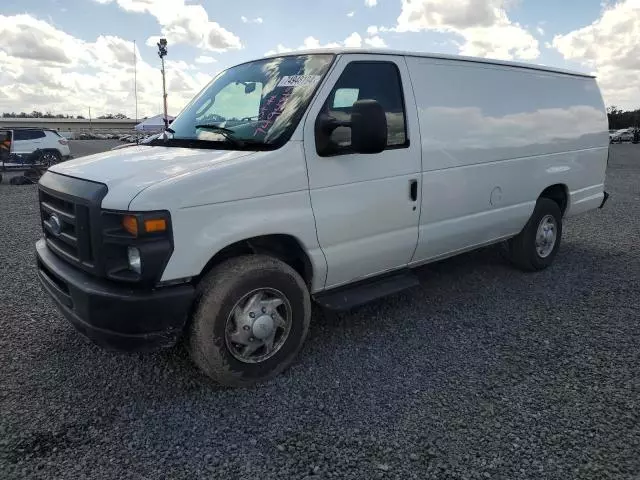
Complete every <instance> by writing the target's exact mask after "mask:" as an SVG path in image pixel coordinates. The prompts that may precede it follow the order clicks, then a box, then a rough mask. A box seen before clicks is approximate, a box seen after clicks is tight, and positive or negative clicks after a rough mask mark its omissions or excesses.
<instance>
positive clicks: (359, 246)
mask: <svg viewBox="0 0 640 480" xmlns="http://www.w3.org/2000/svg"><path fill="white" fill-rule="evenodd" d="M608 147H609V138H608V123H607V115H606V112H605V107H604V104H603V100H602V97H601V94H600V91H599V89H598V86H597V84H596V80H595V79H594V78H592V77H590V76H588V75H583V74H579V73H573V72H569V71H563V70H557V69H552V68H547V67H541V66H535V65H527V64H518V63H511V62H502V61H494V60H485V59H477V58H465V57H455V56H445V55H427V54H415V53H405V52H393V51H388V50H381V51H366V50H339V49H335V50H320V51H307V52H302V51H300V52H292V53H288V54H284V55H278V56H273V57H266V58H261V59H259V60H255V61H251V62H247V63H243V64H241V65H238V66H235V67H232V68H229V69H228V70H225V71H224V72H222V73H220V74H219V75H218V76H217V77H216V78H215V79H214V80H213V81H212V82H211V83H210V84H209V85H208V86H207V87H206V88H204V89H203V90H202V91H201V92H200V93H199V94H198V95H197V96H196V97H195V99H194V100H193V101H192V102H191V103H190V104H189V105H187V106H186V107H185V108H184V110H183V111H182V113H180V115H179V116H178V117H177V118H176V119H175V120H174V121H173V123H172V124H171V126H170V128H169V129H167V131H166V132H165V133H164V134H163V135H161V136H160V137H159V138H157V139H155V140H154V141H153V142H152V143H151V144H149V145H144V146H137V147H130V148H127V149H121V150H115V151H109V152H105V153H101V154H97V155H92V156H88V157H84V158H80V159H76V160H73V161H69V162H65V163H62V164H59V165H55V166H53V167H51V168H50V169H49V171H48V173H46V174H45V175H44V176H43V177H42V178H41V180H40V183H39V201H40V209H41V213H42V226H43V230H44V236H43V238H42V239H41V240H40V241H38V243H37V245H36V250H37V262H38V272H39V278H40V280H41V282H42V284H43V286H44V288H45V290H46V291H47V292H48V293H49V294H50V295H51V297H52V298H53V299H54V300H55V302H56V303H57V305H58V307H59V308H60V310H61V311H62V313H63V314H64V315H65V316H66V317H67V318H68V319H69V320H70V321H71V323H73V324H74V325H75V326H76V328H77V329H78V330H80V332H82V333H83V334H84V335H86V336H87V337H89V338H91V339H92V340H93V341H95V342H96V343H98V344H99V345H103V346H105V347H108V348H114V349H120V350H149V349H155V348H161V347H167V346H171V345H173V344H175V343H176V342H177V341H178V340H179V339H184V340H185V342H186V345H187V347H188V349H189V351H190V354H191V356H192V358H193V360H194V362H195V364H196V365H197V366H198V367H199V368H201V369H202V370H203V371H204V373H205V374H206V375H208V376H209V377H211V378H212V379H214V380H215V381H217V382H219V383H222V384H225V385H235V386H241V385H249V384H252V383H254V382H258V381H263V380H266V379H268V378H271V377H272V376H274V375H276V374H278V373H280V372H282V371H283V370H284V369H285V368H286V367H287V366H289V365H290V364H291V363H292V362H293V361H294V358H295V357H296V354H297V353H298V351H299V350H300V348H301V347H302V345H303V342H304V340H305V336H306V335H307V331H308V328H309V322H310V318H311V306H312V302H316V303H317V304H319V305H320V306H322V307H324V308H331V309H348V308H351V307H353V306H355V305H358V304H361V303H363V302H366V301H369V300H371V299H374V298H378V297H380V296H383V295H387V294H390V293H394V292H397V291H399V290H401V289H404V288H408V287H411V286H414V285H416V284H417V280H416V277H415V275H414V274H413V273H412V269H413V268H415V267H418V266H420V265H424V264H427V263H429V262H433V261H436V260H439V259H443V258H446V257H450V256H453V255H457V254H459V253H462V252H466V251H469V250H472V249H476V248H479V247H483V246H486V245H490V244H498V243H502V244H503V245H504V248H505V251H506V254H507V255H508V257H509V258H510V259H511V261H512V262H513V264H514V265H516V266H517V267H519V268H521V269H522V270H525V271H536V270H541V269H544V268H546V267H548V266H549V265H550V264H551V263H552V262H553V260H554V258H555V256H556V254H557V253H558V250H559V248H560V242H561V238H562V225H563V220H564V219H565V218H567V217H570V216H573V215H577V214H581V213H584V212H587V211H589V210H591V209H594V208H598V207H602V206H603V204H604V202H605V201H606V199H607V194H606V193H605V192H604V180H605V169H606V165H607V158H608ZM426 354H428V352H427V353H426Z"/></svg>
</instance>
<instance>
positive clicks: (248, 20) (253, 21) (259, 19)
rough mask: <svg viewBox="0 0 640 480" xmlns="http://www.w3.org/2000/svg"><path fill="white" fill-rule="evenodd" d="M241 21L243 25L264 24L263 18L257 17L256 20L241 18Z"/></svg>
mask: <svg viewBox="0 0 640 480" xmlns="http://www.w3.org/2000/svg"><path fill="white" fill-rule="evenodd" d="M240 20H242V23H258V24H260V23H263V22H264V20H263V19H262V17H256V18H247V17H245V16H244V15H243V16H241V17H240Z"/></svg>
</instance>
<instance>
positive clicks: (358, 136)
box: [351, 100, 387, 154]
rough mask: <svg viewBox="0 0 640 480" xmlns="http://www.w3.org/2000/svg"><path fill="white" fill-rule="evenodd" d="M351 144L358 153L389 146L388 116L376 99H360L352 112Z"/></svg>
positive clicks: (371, 151) (375, 150) (380, 150)
mask: <svg viewBox="0 0 640 480" xmlns="http://www.w3.org/2000/svg"><path fill="white" fill-rule="evenodd" d="M351 146H352V148H353V149H354V150H355V151H356V152H357V153H369V154H371V153H380V152H382V151H384V149H385V148H387V116H386V115H385V113H384V109H383V108H382V105H380V104H379V103H378V102H376V101H375V100H358V101H357V102H356V103H354V104H353V110H352V112H351Z"/></svg>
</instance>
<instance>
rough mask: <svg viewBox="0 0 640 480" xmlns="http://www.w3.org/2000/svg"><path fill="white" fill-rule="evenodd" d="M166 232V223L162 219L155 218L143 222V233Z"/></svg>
mask: <svg viewBox="0 0 640 480" xmlns="http://www.w3.org/2000/svg"><path fill="white" fill-rule="evenodd" d="M166 230H167V221H166V220H165V219H164V218H155V219H152V220H145V221H144V231H145V232H147V233H154V232H164V231H166Z"/></svg>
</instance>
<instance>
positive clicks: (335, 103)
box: [322, 62, 408, 155]
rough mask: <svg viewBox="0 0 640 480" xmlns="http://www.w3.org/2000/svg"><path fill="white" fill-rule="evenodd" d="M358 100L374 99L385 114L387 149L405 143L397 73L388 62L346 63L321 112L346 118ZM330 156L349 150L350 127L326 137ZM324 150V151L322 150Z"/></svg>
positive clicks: (340, 118) (401, 94)
mask: <svg viewBox="0 0 640 480" xmlns="http://www.w3.org/2000/svg"><path fill="white" fill-rule="evenodd" d="M358 100H376V101H377V102H378V103H379V104H380V105H382V108H384V111H385V113H386V116H387V126H388V136H387V148H398V147H406V146H408V142H407V132H406V125H405V109H404V97H403V93H402V84H401V81H400V72H399V71H398V67H397V66H396V65H395V64H394V63H391V62H353V63H350V64H349V65H347V67H346V68H345V69H344V72H342V75H341V76H340V78H339V79H338V82H337V83H336V85H335V87H334V88H333V90H332V91H331V94H330V95H329V98H328V99H327V101H326V103H325V105H324V107H323V109H322V113H323V114H326V115H329V116H330V117H333V118H335V119H336V120H338V121H349V120H350V119H351V111H352V107H353V104H354V103H355V102H357V101H358ZM328 141H329V142H330V151H331V152H332V153H331V154H332V155H339V154H346V153H350V147H351V129H350V128H348V127H338V128H336V129H335V130H334V131H333V133H332V134H331V136H330V138H329V139H328ZM325 151H326V150H325Z"/></svg>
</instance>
